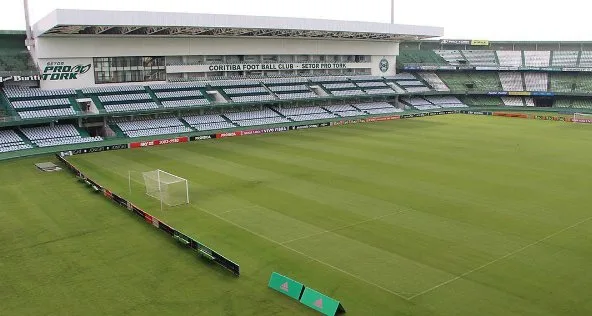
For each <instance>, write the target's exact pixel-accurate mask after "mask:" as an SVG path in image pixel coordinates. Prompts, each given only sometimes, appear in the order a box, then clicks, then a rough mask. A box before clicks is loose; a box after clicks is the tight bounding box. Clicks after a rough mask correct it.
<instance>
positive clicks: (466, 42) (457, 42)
mask: <svg viewBox="0 0 592 316" xmlns="http://www.w3.org/2000/svg"><path fill="white" fill-rule="evenodd" d="M440 44H441V45H471V41H470V40H452V39H442V40H440Z"/></svg>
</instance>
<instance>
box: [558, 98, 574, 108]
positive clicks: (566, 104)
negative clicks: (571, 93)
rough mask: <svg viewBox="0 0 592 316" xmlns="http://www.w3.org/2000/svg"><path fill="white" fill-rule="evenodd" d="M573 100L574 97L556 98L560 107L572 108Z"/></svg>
mask: <svg viewBox="0 0 592 316" xmlns="http://www.w3.org/2000/svg"><path fill="white" fill-rule="evenodd" d="M572 102H573V100H572V99H558V100H555V104H554V106H555V107H558V108H570V107H571V104H572Z"/></svg>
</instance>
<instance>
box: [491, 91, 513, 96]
mask: <svg viewBox="0 0 592 316" xmlns="http://www.w3.org/2000/svg"><path fill="white" fill-rule="evenodd" d="M487 95H508V92H506V91H490V92H487Z"/></svg>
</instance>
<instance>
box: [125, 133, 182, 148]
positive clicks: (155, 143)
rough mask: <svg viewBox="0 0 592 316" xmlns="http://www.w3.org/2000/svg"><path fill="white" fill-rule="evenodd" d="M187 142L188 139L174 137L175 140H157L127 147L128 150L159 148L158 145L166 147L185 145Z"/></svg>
mask: <svg viewBox="0 0 592 316" xmlns="http://www.w3.org/2000/svg"><path fill="white" fill-rule="evenodd" d="M188 141H189V137H187V136H182V137H175V138H169V139H159V140H151V141H145V142H136V143H131V144H129V147H130V148H142V147H152V146H160V145H168V144H177V143H187V142H188Z"/></svg>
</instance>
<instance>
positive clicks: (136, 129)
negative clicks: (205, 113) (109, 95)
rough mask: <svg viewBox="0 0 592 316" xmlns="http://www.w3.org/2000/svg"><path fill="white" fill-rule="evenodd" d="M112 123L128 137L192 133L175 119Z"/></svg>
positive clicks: (118, 121) (122, 120)
mask: <svg viewBox="0 0 592 316" xmlns="http://www.w3.org/2000/svg"><path fill="white" fill-rule="evenodd" d="M114 123H115V124H116V125H117V127H119V129H120V130H121V131H122V132H123V133H124V134H125V135H126V136H128V137H144V136H155V135H167V134H182V133H188V132H192V131H193V129H191V128H189V127H187V126H185V125H184V124H183V122H181V121H180V120H179V119H177V118H160V119H140V120H134V121H125V119H119V120H115V121H114Z"/></svg>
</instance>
